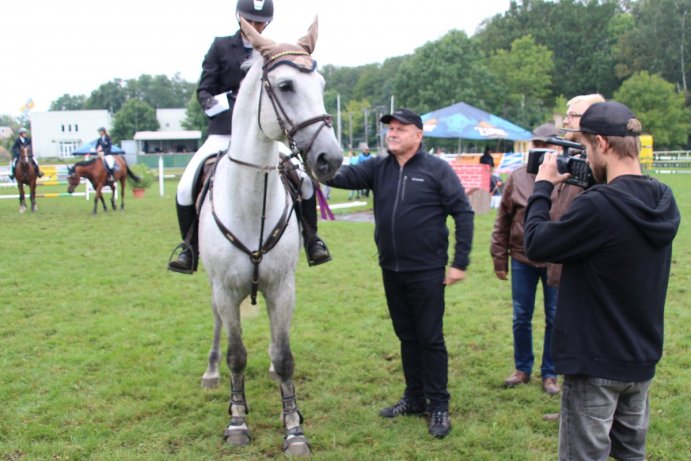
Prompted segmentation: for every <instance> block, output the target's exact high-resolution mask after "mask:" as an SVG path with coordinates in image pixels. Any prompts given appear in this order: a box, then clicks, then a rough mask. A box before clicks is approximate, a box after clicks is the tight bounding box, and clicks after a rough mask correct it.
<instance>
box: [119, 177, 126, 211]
mask: <svg viewBox="0 0 691 461" xmlns="http://www.w3.org/2000/svg"><path fill="white" fill-rule="evenodd" d="M125 181H127V175H125V176H123V177H122V179H120V190H121V191H122V193H121V194H120V210H124V209H125Z"/></svg>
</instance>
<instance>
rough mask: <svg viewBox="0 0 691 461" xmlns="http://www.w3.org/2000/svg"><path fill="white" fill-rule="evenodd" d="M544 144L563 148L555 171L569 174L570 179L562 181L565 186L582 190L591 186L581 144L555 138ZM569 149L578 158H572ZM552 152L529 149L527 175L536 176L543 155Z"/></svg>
mask: <svg viewBox="0 0 691 461" xmlns="http://www.w3.org/2000/svg"><path fill="white" fill-rule="evenodd" d="M545 142H546V143H547V144H552V145H555V146H561V147H562V148H563V150H562V153H561V154H560V155H558V156H557V169H558V170H559V173H561V174H564V173H570V174H571V177H569V178H568V179H567V180H566V181H564V182H565V183H566V184H573V185H575V186H581V187H582V188H584V189H587V188H588V187H590V186H592V185H593V183H594V180H593V173H592V171H590V167H589V166H588V164H587V163H586V161H585V157H586V152H585V146H584V145H583V144H580V143H577V142H573V141H568V140H566V139H564V138H557V137H551V138H547V140H546V141H545ZM570 149H574V150H578V151H579V154H580V157H574V156H572V155H571V153H570ZM553 151H554V150H553V149H530V151H528V165H527V170H528V173H533V174H537V171H538V168H539V167H540V165H541V164H542V161H543V159H544V157H545V154H546V153H547V152H553Z"/></svg>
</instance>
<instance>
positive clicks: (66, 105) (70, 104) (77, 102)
mask: <svg viewBox="0 0 691 461" xmlns="http://www.w3.org/2000/svg"><path fill="white" fill-rule="evenodd" d="M84 103H86V96H84V95H83V94H77V95H71V94H67V93H65V94H63V95H62V96H60V97H59V98H58V99H56V100H55V101H53V102H51V103H50V108H49V110H82V109H83V108H84Z"/></svg>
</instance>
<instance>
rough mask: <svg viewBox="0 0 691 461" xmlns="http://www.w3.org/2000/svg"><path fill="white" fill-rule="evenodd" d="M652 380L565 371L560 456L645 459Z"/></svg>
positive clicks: (576, 459)
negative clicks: (604, 376) (605, 376)
mask: <svg viewBox="0 0 691 461" xmlns="http://www.w3.org/2000/svg"><path fill="white" fill-rule="evenodd" d="M651 381H652V380H650V381H643V382H621V381H613V380H611V379H603V378H593V377H589V376H564V386H563V389H562V395H561V414H560V418H559V421H560V423H559V459H560V460H564V461H566V460H568V461H579V460H588V461H590V460H603V461H605V460H607V459H608V458H609V457H610V456H611V457H613V458H616V459H626V460H641V461H642V460H644V459H645V438H646V435H647V433H648V417H649V413H650V404H649V400H648V388H649V387H650V383H651Z"/></svg>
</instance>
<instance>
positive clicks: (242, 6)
mask: <svg viewBox="0 0 691 461" xmlns="http://www.w3.org/2000/svg"><path fill="white" fill-rule="evenodd" d="M235 11H236V13H237V14H238V15H240V16H242V17H243V18H245V19H246V20H248V21H255V22H270V21H271V20H272V19H273V17H274V2H273V0H238V4H237V7H236V9H235Z"/></svg>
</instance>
